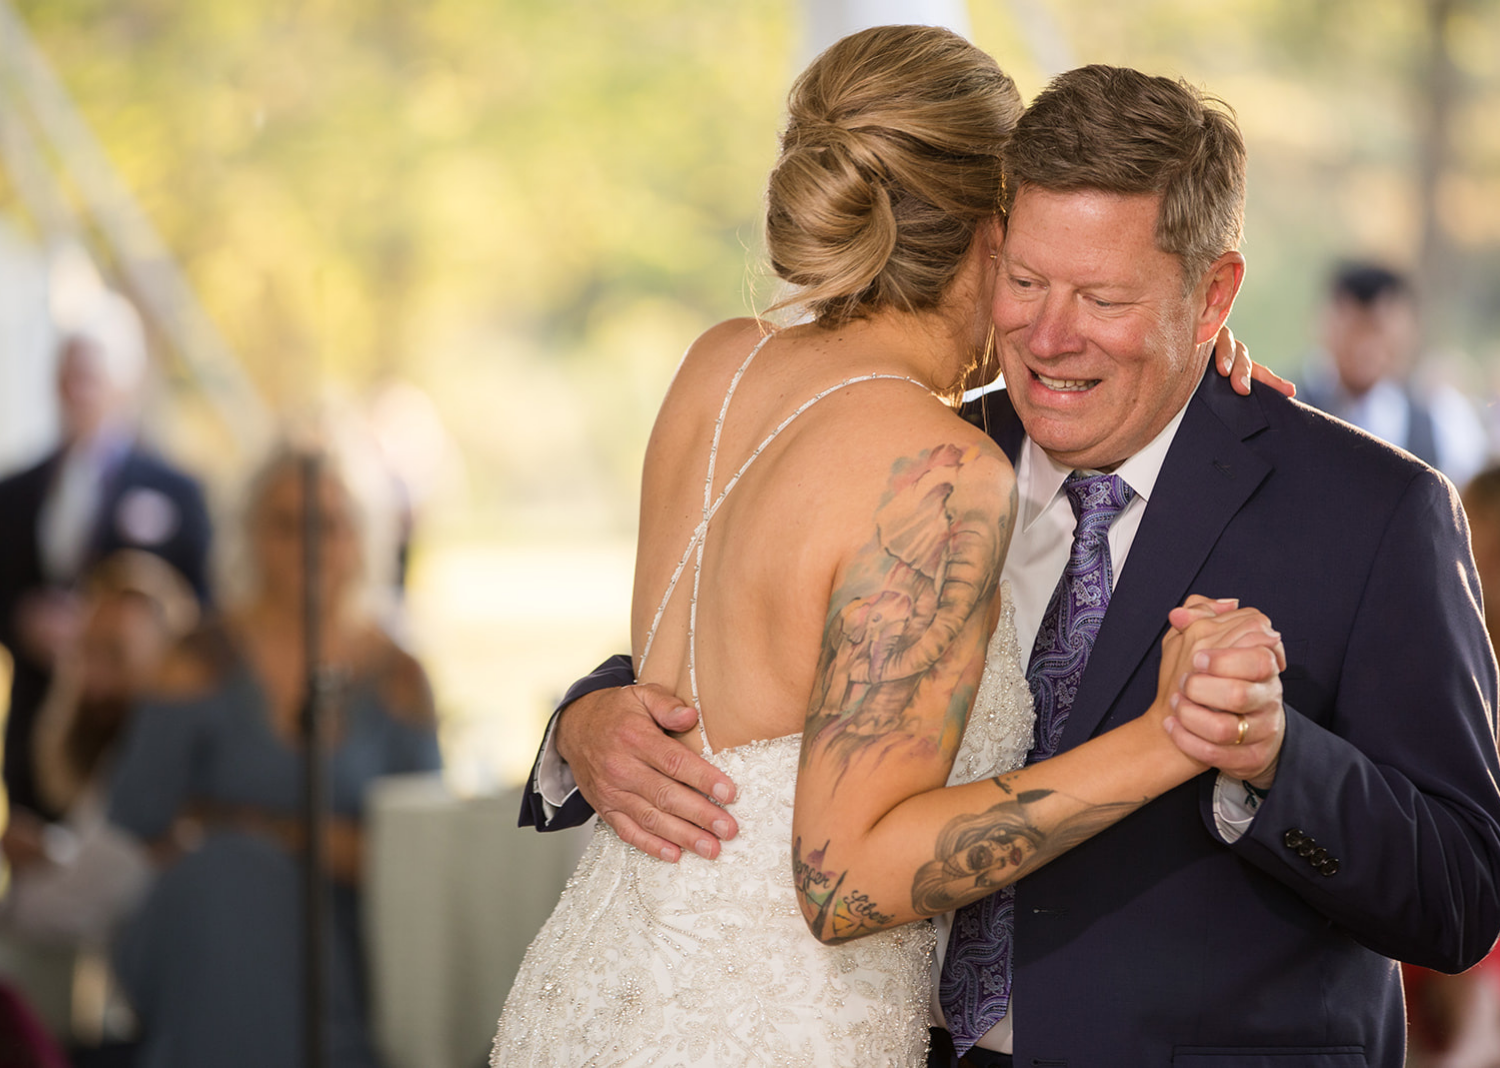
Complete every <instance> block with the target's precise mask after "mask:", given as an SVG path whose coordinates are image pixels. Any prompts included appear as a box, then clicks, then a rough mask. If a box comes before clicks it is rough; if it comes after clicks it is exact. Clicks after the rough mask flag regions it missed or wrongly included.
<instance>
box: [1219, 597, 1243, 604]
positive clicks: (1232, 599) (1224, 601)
mask: <svg viewBox="0 0 1500 1068" xmlns="http://www.w3.org/2000/svg"><path fill="white" fill-rule="evenodd" d="M1214 600H1215V601H1216V602H1217V603H1219V604H1239V603H1240V599H1239V598H1238V597H1215V598H1214Z"/></svg>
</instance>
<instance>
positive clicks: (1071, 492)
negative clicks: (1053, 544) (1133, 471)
mask: <svg viewBox="0 0 1500 1068" xmlns="http://www.w3.org/2000/svg"><path fill="white" fill-rule="evenodd" d="M1063 489H1065V490H1067V492H1068V503H1069V504H1071V505H1072V506H1073V515H1074V516H1075V517H1076V518H1077V520H1078V531H1079V533H1080V534H1081V533H1083V531H1084V530H1085V528H1092V529H1103V530H1108V529H1109V525H1110V524H1111V523H1113V522H1114V521H1115V516H1117V515H1119V514H1120V512H1122V511H1123V510H1124V508H1125V506H1126V505H1127V504H1129V503H1130V502H1131V501H1132V500H1134V499H1135V490H1133V489H1131V488H1130V486H1129V485H1128V484H1127V483H1126V482H1125V480H1124V479H1123V478H1121V477H1120V476H1119V475H1085V474H1083V473H1082V472H1079V471H1074V472H1073V473H1072V474H1071V475H1069V476H1068V480H1067V481H1066V482H1064V483H1063Z"/></svg>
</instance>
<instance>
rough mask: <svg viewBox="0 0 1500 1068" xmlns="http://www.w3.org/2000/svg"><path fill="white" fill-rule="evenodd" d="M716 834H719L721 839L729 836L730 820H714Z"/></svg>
mask: <svg viewBox="0 0 1500 1068" xmlns="http://www.w3.org/2000/svg"><path fill="white" fill-rule="evenodd" d="M714 834H716V835H718V836H719V837H720V838H721V839H723V838H728V837H729V821H728V820H714Z"/></svg>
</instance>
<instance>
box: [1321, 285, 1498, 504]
mask: <svg viewBox="0 0 1500 1068" xmlns="http://www.w3.org/2000/svg"><path fill="white" fill-rule="evenodd" d="M1420 339H1421V333H1420V331H1419V329H1418V320H1417V301H1416V294H1415V293H1414V292H1413V290H1412V286H1411V283H1410V282H1409V281H1408V280H1407V278H1406V277H1405V276H1404V275H1401V274H1399V273H1397V272H1396V271H1394V270H1392V269H1390V268H1389V267H1385V266H1383V265H1381V264H1376V263H1347V264H1344V265H1343V266H1341V267H1339V268H1338V269H1337V270H1336V271H1335V272H1334V275H1333V278H1332V281H1331V282H1330V284H1329V293H1328V302H1327V306H1326V308H1325V309H1324V313H1323V344H1324V348H1325V350H1326V352H1325V355H1326V358H1327V363H1328V364H1331V367H1323V368H1319V369H1318V370H1321V371H1322V372H1323V373H1322V374H1321V375H1318V374H1312V375H1309V380H1308V382H1307V384H1306V386H1305V387H1304V388H1303V389H1302V391H1301V393H1299V394H1298V399H1299V400H1302V401H1306V402H1307V403H1308V404H1311V405H1313V406H1314V407H1317V408H1321V409H1323V410H1324V411H1325V412H1328V413H1329V414H1331V415H1336V416H1338V417H1339V418H1340V419H1343V420H1345V421H1346V422H1349V423H1353V424H1354V425H1355V426H1357V427H1359V428H1360V429H1362V430H1368V431H1369V432H1370V433H1371V434H1374V435H1375V436H1376V437H1378V438H1381V439H1383V440H1385V441H1388V442H1390V443H1391V444H1392V445H1397V446H1399V447H1401V448H1403V449H1405V450H1406V451H1407V452H1409V453H1411V454H1412V455H1414V456H1416V457H1417V458H1418V459H1419V460H1424V461H1426V462H1427V463H1429V464H1431V465H1432V466H1433V467H1436V468H1437V469H1438V470H1439V471H1441V472H1443V474H1445V475H1447V476H1448V477H1449V478H1451V479H1452V480H1453V481H1454V482H1456V483H1458V484H1459V485H1462V484H1463V483H1464V482H1466V481H1467V480H1468V479H1470V478H1472V477H1473V476H1474V474H1475V473H1476V472H1477V471H1478V470H1479V469H1480V467H1481V466H1483V465H1484V463H1485V461H1486V460H1487V459H1488V458H1489V455H1490V442H1489V437H1488V434H1487V432H1486V431H1485V429H1484V424H1483V422H1481V421H1480V418H1479V416H1478V414H1477V413H1476V412H1475V410H1474V406H1473V405H1472V404H1471V403H1470V402H1469V401H1468V399H1467V398H1465V397H1464V395H1463V394H1462V393H1460V392H1459V391H1458V390H1457V389H1455V388H1454V387H1453V386H1451V385H1449V384H1447V383H1443V382H1436V381H1424V379H1423V377H1422V375H1421V374H1419V373H1418V371H1419V368H1418V366H1417V364H1418V356H1419V351H1420V344H1421V340H1420Z"/></svg>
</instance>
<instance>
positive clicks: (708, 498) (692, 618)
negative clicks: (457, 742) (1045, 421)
mask: <svg viewBox="0 0 1500 1068" xmlns="http://www.w3.org/2000/svg"><path fill="white" fill-rule="evenodd" d="M775 336H776V335H775V333H774V332H773V333H769V334H767V335H765V336H764V337H763V338H761V339H760V341H759V342H757V343H756V345H755V347H754V348H753V349H751V350H750V355H748V356H746V357H745V362H744V363H742V364H740V366H739V369H738V370H737V371H735V373H734V377H733V378H731V379H730V380H729V389H728V390H727V391H726V392H725V393H724V403H723V404H722V405H720V407H719V415H718V418H717V419H716V420H715V421H714V434H713V442H712V444H711V445H710V446H709V450H708V474H707V476H706V477H705V478H704V481H703V514H702V518H701V519H700V520H699V522H698V525H697V526H696V527H694V528H693V534H692V537H691V538H689V539H688V544H687V548H686V549H685V550H683V553H682V558H681V559H680V560H678V561H677V567H676V569H675V570H674V571H673V572H672V578H671V580H670V581H668V583H667V589H666V592H665V593H664V594H662V599H661V603H660V604H659V605H657V608H656V616H655V618H654V619H652V620H651V629H650V630H649V631H647V632H646V644H645V647H644V648H643V649H642V650H641V663H640V672H641V673H642V674H644V673H645V670H646V658H647V657H648V656H650V655H651V645H652V643H653V642H654V641H655V640H656V630H657V627H659V626H660V625H661V617H662V616H663V615H664V614H665V613H666V611H667V605H668V604H670V603H671V600H672V594H673V593H675V592H676V590H677V583H678V580H680V579H681V578H682V573H683V572H684V571H685V570H687V565H688V561H689V560H692V561H693V592H692V598H691V600H690V601H689V604H688V683H689V685H690V686H691V687H692V692H693V706H694V707H695V708H697V709H698V713H699V719H698V723H699V729H700V731H701V730H702V723H703V719H702V713H703V709H702V705H701V704H700V702H699V700H698V656H697V629H698V593H699V587H700V580H701V579H702V576H703V547H704V543H705V542H706V541H707V540H708V525H709V523H710V521H712V519H713V517H714V516H715V515H717V514H718V511H719V509H720V508H721V507H722V506H723V504H724V501H725V499H726V498H727V497H728V496H729V494H730V491H731V490H733V489H734V487H735V486H737V485H738V484H739V481H740V479H741V478H742V477H743V476H744V474H745V472H746V471H748V470H750V465H751V464H753V463H755V461H756V460H757V459H758V458H759V457H760V454H761V453H763V452H764V451H765V450H766V448H767V447H768V446H769V445H770V444H771V442H773V441H775V440H776V438H777V437H778V436H779V435H780V434H781V432H782V431H783V430H785V429H786V428H787V427H789V426H791V425H792V423H793V422H794V421H795V420H796V419H797V417H798V416H800V415H801V414H802V413H803V412H805V411H807V410H808V409H809V408H811V407H812V406H813V405H814V404H817V403H818V402H819V401H820V400H822V399H823V398H824V397H828V396H831V395H832V394H834V393H837V392H838V391H839V390H841V389H844V388H846V387H848V386H852V385H855V384H856V383H859V382H870V381H874V380H876V379H894V380H896V381H899V382H910V383H912V384H913V385H915V386H919V387H921V388H922V390H923V391H924V392H928V393H930V392H931V390H930V389H929V388H928V386H927V385H926V383H924V382H920V381H918V380H917V379H915V378H912V377H910V376H908V375H897V374H867V375H854V376H852V377H849V378H846V379H844V380H843V381H841V382H836V383H834V384H833V385H831V386H829V387H828V388H827V389H825V390H822V391H820V392H818V393H815V394H813V395H812V396H811V397H809V398H808V399H807V400H805V401H803V402H802V403H801V404H800V405H798V406H797V408H796V410H795V411H793V412H792V413H791V414H790V415H788V416H787V417H786V418H785V419H783V420H782V421H781V422H779V423H777V424H776V426H775V427H773V428H772V429H771V432H770V433H769V434H767V435H766V436H765V437H764V438H763V439H761V442H760V444H759V445H757V446H756V447H755V449H754V451H752V452H751V453H750V455H749V456H747V457H746V458H745V462H744V463H742V464H740V466H739V470H737V471H735V473H734V474H733V475H731V476H730V477H729V481H728V482H726V483H724V488H723V489H722V490H720V491H719V494H718V496H717V497H716V496H714V492H713V487H714V474H715V472H716V470H717V468H718V462H719V439H720V437H722V435H723V433H724V418H725V416H727V415H728V414H729V402H730V401H731V400H732V399H733V398H734V394H735V391H736V390H738V389H739V385H740V380H741V379H742V378H744V377H745V372H746V371H748V370H749V369H750V364H751V363H753V362H754V361H755V357H756V356H758V355H759V354H760V350H761V349H762V348H764V347H765V344H766V342H768V341H770V340H771V338H773V337H775ZM707 742H708V736H707V735H706V734H705V735H704V743H705V748H707Z"/></svg>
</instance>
